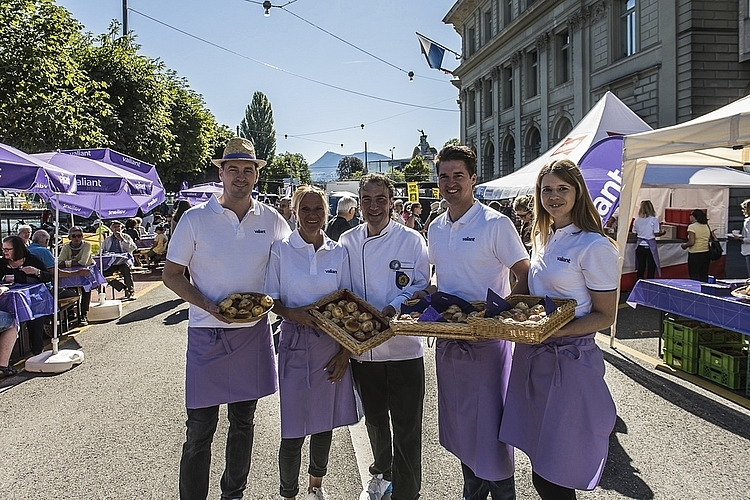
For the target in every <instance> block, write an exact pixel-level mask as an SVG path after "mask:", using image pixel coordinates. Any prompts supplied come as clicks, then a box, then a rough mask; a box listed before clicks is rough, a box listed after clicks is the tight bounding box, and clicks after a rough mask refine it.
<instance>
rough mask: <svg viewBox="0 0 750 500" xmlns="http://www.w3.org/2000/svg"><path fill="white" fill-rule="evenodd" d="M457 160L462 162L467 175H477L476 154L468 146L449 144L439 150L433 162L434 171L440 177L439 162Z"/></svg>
mask: <svg viewBox="0 0 750 500" xmlns="http://www.w3.org/2000/svg"><path fill="white" fill-rule="evenodd" d="M450 160H458V161H462V162H464V164H465V165H466V170H468V171H469V175H474V174H476V173H477V154H476V153H475V152H474V150H473V149H471V148H470V147H468V146H457V145H455V144H449V145H447V146H445V147H444V148H443V149H441V150H440V152H439V153H438V156H437V160H436V161H435V171H436V172H437V174H438V175H440V162H443V161H450Z"/></svg>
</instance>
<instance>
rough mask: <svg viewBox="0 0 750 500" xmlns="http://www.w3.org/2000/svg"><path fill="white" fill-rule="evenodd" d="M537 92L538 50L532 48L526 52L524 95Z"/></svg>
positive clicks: (532, 95) (532, 94)
mask: <svg viewBox="0 0 750 500" xmlns="http://www.w3.org/2000/svg"><path fill="white" fill-rule="evenodd" d="M538 93H539V52H537V51H536V50H532V51H531V52H529V53H528V54H526V97H527V98H528V97H534V96H535V95H537V94H538Z"/></svg>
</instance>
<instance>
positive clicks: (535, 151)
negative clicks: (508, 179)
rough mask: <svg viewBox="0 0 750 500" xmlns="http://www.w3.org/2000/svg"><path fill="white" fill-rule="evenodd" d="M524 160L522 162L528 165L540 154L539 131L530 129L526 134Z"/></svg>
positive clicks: (533, 128)
mask: <svg viewBox="0 0 750 500" xmlns="http://www.w3.org/2000/svg"><path fill="white" fill-rule="evenodd" d="M525 149H526V158H525V159H524V161H525V162H526V163H529V162H530V161H531V160H533V159H535V158H539V155H540V154H542V135H541V134H540V133H539V129H538V128H536V127H535V126H534V127H531V129H530V130H529V132H528V133H527V134H526V148H525Z"/></svg>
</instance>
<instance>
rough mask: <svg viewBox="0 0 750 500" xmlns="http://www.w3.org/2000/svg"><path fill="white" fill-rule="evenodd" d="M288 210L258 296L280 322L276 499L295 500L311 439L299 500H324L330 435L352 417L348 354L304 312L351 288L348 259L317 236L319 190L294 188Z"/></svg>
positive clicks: (322, 219)
mask: <svg viewBox="0 0 750 500" xmlns="http://www.w3.org/2000/svg"><path fill="white" fill-rule="evenodd" d="M344 199H345V198H341V200H344ZM350 199H353V198H350ZM341 200H339V206H341ZM355 203H356V200H355ZM292 206H293V209H294V213H295V214H297V229H296V230H295V231H294V232H293V233H292V234H291V235H290V236H288V237H287V238H284V239H283V240H280V241H276V242H275V243H274V244H273V245H272V246H271V258H270V261H269V263H268V270H267V271H266V282H265V292H266V293H267V294H268V295H270V296H271V297H272V298H273V299H274V302H275V307H274V312H276V314H278V315H279V316H282V317H283V318H284V320H283V322H282V323H281V337H280V341H279V359H278V364H279V396H280V398H279V399H280V401H281V448H280V450H279V472H280V477H281V486H280V488H279V492H280V494H281V497H282V498H285V499H294V498H297V494H298V493H299V471H300V462H301V458H302V457H301V455H302V445H303V444H304V442H305V437H306V436H310V467H309V469H308V473H309V474H310V478H309V485H308V487H307V495H306V496H305V499H307V500H325V499H326V498H327V496H326V494H325V492H324V490H323V477H324V476H325V474H326V472H327V468H328V454H329V451H330V448H331V440H332V437H333V429H334V428H336V427H342V426H345V425H351V424H354V423H356V422H357V421H358V420H359V415H358V414H357V403H356V401H355V398H354V384H353V382H352V374H351V369H350V366H349V351H347V350H346V349H344V348H343V347H342V346H341V344H339V343H338V342H337V341H336V340H334V339H333V338H332V337H330V336H329V335H326V334H325V333H324V332H322V331H320V329H319V327H318V325H317V324H316V322H315V318H314V317H313V316H312V315H311V314H310V311H311V310H312V309H314V307H315V306H314V305H313V302H315V301H317V300H320V299H322V298H323V297H325V296H326V295H328V294H330V293H333V292H335V291H337V290H340V289H342V288H351V279H350V277H349V254H348V253H347V251H346V249H345V248H344V247H342V246H341V245H339V244H338V243H335V242H334V241H332V240H330V239H329V238H327V237H326V236H325V234H324V233H323V227H324V226H325V223H326V216H327V215H328V209H327V206H328V203H327V196H326V194H325V192H324V191H323V190H321V189H319V188H316V187H312V186H305V185H303V186H300V187H299V188H298V189H297V190H296V191H295V193H294V196H293V198H292ZM331 270H333V271H334V272H331Z"/></svg>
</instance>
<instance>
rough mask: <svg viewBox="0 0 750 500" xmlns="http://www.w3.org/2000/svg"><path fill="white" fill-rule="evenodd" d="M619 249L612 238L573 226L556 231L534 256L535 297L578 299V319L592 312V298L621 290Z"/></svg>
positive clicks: (531, 287) (531, 270) (531, 280)
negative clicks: (598, 293) (618, 263)
mask: <svg viewBox="0 0 750 500" xmlns="http://www.w3.org/2000/svg"><path fill="white" fill-rule="evenodd" d="M619 281H620V274H619V272H618V269H617V249H616V248H615V246H614V245H613V244H612V241H610V240H609V238H607V237H605V236H602V235H601V234H598V233H587V232H585V231H582V230H580V229H578V227H576V226H574V225H573V224H570V225H568V226H565V227H563V228H560V229H558V230H557V231H555V234H553V235H552V238H551V239H550V241H549V243H547V246H546V247H545V248H540V249H538V250H537V251H535V252H534V254H533V255H532V257H531V267H530V268H529V290H530V291H531V294H532V295H540V296H543V295H549V296H550V297H556V298H563V299H576V302H578V305H577V306H576V318H580V317H581V316H585V315H587V314H588V313H590V312H591V295H590V294H589V293H588V292H589V290H591V291H594V292H609V291H612V290H616V289H617V284H618V283H619Z"/></svg>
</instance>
